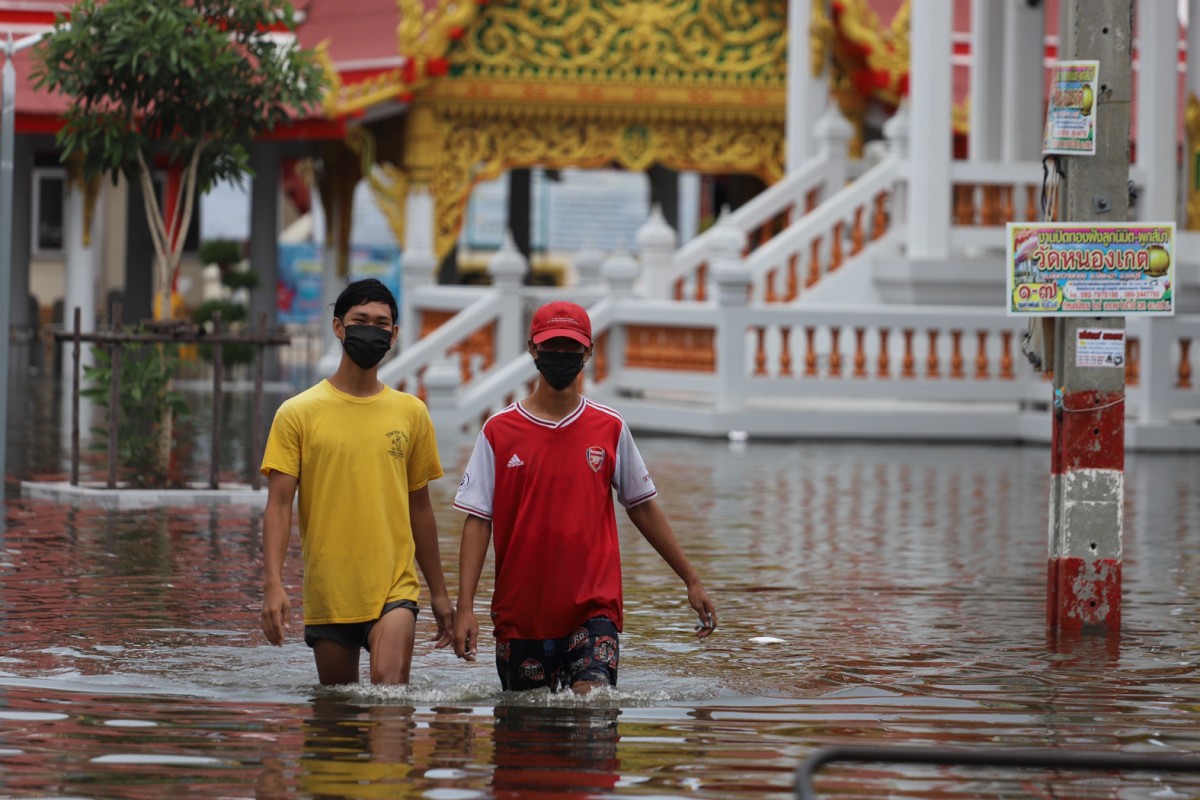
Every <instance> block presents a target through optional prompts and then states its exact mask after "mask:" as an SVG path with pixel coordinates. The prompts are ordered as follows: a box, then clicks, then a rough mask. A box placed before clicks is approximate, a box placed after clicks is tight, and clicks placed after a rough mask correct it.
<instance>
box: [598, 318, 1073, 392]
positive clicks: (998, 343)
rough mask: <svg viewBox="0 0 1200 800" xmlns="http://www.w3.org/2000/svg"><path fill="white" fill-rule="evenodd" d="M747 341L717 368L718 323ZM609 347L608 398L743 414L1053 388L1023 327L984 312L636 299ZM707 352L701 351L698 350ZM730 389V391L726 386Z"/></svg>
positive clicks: (601, 386)
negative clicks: (616, 342) (658, 399)
mask: <svg viewBox="0 0 1200 800" xmlns="http://www.w3.org/2000/svg"><path fill="white" fill-rule="evenodd" d="M726 326H730V327H732V328H733V329H734V330H735V333H736V335H738V336H739V337H740V339H741V341H742V343H743V346H742V347H741V348H739V349H735V350H734V351H732V352H734V353H735V354H736V355H735V357H734V358H735V361H736V363H732V364H721V363H719V358H718V356H717V352H716V345H715V342H716V339H717V337H718V336H719V332H720V330H721V329H722V328H723V327H726ZM609 329H610V335H611V334H616V333H618V332H620V333H621V334H622V335H623V338H624V342H623V347H622V348H621V349H620V350H614V349H613V348H612V347H611V346H610V347H607V348H606V349H605V352H604V353H603V356H602V358H603V360H604V362H605V363H606V365H607V369H606V375H605V376H604V377H603V379H599V378H598V379H597V381H596V388H597V390H598V391H600V392H601V393H602V394H604V395H605V396H609V397H611V396H615V395H618V394H625V395H634V396H648V395H654V394H661V395H663V396H664V397H668V398H669V397H675V398H676V399H681V400H690V401H691V402H715V401H716V399H717V398H718V397H719V396H721V395H722V393H723V392H724V394H725V396H726V398H728V397H734V398H735V399H736V401H737V402H736V403H735V405H736V406H738V407H744V406H745V405H746V404H747V403H753V402H756V401H775V402H777V401H788V400H796V399H798V398H812V397H818V398H856V399H862V398H879V399H895V400H905V401H927V402H942V401H944V402H954V403H972V402H973V403H1009V404H1011V405H1014V406H1015V405H1019V404H1023V403H1037V402H1045V401H1047V400H1048V399H1049V396H1050V390H1049V389H1048V387H1047V386H1046V381H1045V379H1044V377H1043V376H1042V375H1041V374H1039V373H1035V372H1034V371H1033V369H1032V368H1031V367H1030V365H1029V363H1028V361H1027V359H1026V358H1025V357H1024V356H1023V355H1022V354H1021V352H1020V343H1021V337H1022V334H1023V333H1024V330H1025V322H1024V321H1023V320H1018V319H1014V318H1010V317H1006V316H1005V315H1004V313H1003V311H1001V310H995V309H990V308H979V309H971V308H956V309H952V310H951V309H947V310H946V311H944V312H943V311H939V312H938V313H937V314H931V313H930V310H929V309H928V308H924V307H919V306H903V307H900V306H889V307H881V306H866V305H863V306H832V305H820V306H781V305H770V306H766V305H754V306H746V307H741V308H720V307H714V306H713V305H711V304H700V303H664V302H661V301H648V300H633V301H627V302H623V303H621V304H620V305H619V306H617V307H616V308H614V318H613V322H612V324H611V325H610V326H609ZM698 351H704V352H698ZM730 383H736V384H737V385H738V387H739V389H738V391H737V392H735V393H733V394H732V395H730V394H729V392H728V391H726V390H727V389H728V385H729V384H730Z"/></svg>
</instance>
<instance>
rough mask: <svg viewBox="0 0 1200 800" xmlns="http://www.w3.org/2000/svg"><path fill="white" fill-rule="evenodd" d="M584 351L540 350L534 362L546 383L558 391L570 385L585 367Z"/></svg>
mask: <svg viewBox="0 0 1200 800" xmlns="http://www.w3.org/2000/svg"><path fill="white" fill-rule="evenodd" d="M583 356H584V354H583V353H559V352H556V351H554V350H545V351H542V350H539V351H538V354H537V358H536V359H535V360H534V362H533V363H534V364H536V365H537V370H538V372H540V373H542V377H543V378H545V379H546V383H548V384H550V385H551V386H553V387H554V388H555V389H557V390H558V391H560V392H561V391H562V390H563V389H565V388H567V387H568V386H570V385H571V384H572V383H574V382H575V378H576V377H577V376H578V375H579V372H580V370H582V369H583Z"/></svg>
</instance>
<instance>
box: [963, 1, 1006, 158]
mask: <svg viewBox="0 0 1200 800" xmlns="http://www.w3.org/2000/svg"><path fill="white" fill-rule="evenodd" d="M1005 6H1006V4H1004V3H997V2H996V0H971V122H970V125H971V130H970V138H969V142H970V155H971V160H972V161H997V160H999V158H1000V141H1001V138H1002V132H1001V125H1002V122H1003V116H1002V113H1003V110H1004V109H1003V106H1002V105H1001V102H1000V101H1001V98H1002V97H1003V95H1004V73H1005V71H1006V69H1007V68H1008V62H1007V61H1006V60H1005V58H1004V35H1005V32H1006V31H1005V30H1004V16H1005V11H1006V7H1005Z"/></svg>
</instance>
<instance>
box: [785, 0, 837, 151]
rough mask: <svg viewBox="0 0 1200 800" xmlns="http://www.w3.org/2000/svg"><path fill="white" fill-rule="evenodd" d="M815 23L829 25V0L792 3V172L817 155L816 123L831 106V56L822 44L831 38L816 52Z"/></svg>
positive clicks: (789, 117)
mask: <svg viewBox="0 0 1200 800" xmlns="http://www.w3.org/2000/svg"><path fill="white" fill-rule="evenodd" d="M814 12H815V13H816V14H817V16H816V17H815V18H814ZM814 20H821V21H823V22H824V23H825V24H829V7H828V0H788V20H787V26H788V63H787V119H786V127H785V131H786V133H785V137H786V152H785V159H786V163H787V170H788V171H789V172H791V171H793V170H795V169H797V168H798V167H799V166H800V165H801V164H803V163H804V162H805V161H806V160H808V159H809V158H812V157H813V156H814V155H815V154H816V141H815V140H814V138H813V133H812V129H813V124H814V123H815V121H816V119H817V118H818V117H820V116H821V113H822V112H823V111H824V110H825V106H826V105H828V104H829V84H828V80H829V74H828V71H827V65H828V63H829V53H828V50H827V49H826V48H824V47H823V46H822V44H821V42H822V41H829V39H828V38H826V39H824V40H822V39H821V38H818V39H817V42H816V43H815V44H816V48H815V49H814V36H813V22H814ZM814 66H815V67H816V69H814Z"/></svg>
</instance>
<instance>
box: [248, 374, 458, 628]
mask: <svg viewBox="0 0 1200 800" xmlns="http://www.w3.org/2000/svg"><path fill="white" fill-rule="evenodd" d="M271 470H279V471H280V472H284V473H287V474H288V475H292V476H294V477H296V478H298V479H299V482H300V486H299V494H300V498H299V503H298V505H299V509H300V542H301V549H302V551H303V554H304V623H305V624H306V625H328V624H335V623H347V622H364V621H367V620H372V619H375V618H377V617H378V616H379V613H380V611H381V610H382V608H383V605H384V603H388V602H391V601H394V600H412V601H414V602H416V601H417V599H418V595H419V594H420V583H419V582H418V579H417V571H416V564H415V559H414V547H413V535H412V527H411V524H410V520H409V506H408V494H409V492H411V491H415V490H417V489H420V488H422V487H423V486H425V485H426V484H427V483H428V482H429V481H431V480H434V479H435V478H440V477H441V476H442V467H441V462H440V460H439V458H438V453H437V442H436V439H435V437H434V431H433V423H432V422H431V421H430V419H429V411H428V409H426V408H425V404H424V403H422V402H421V401H420V400H418V399H417V398H415V397H413V396H412V395H408V394H404V393H403V392H398V391H396V390H395V389H392V388H390V387H387V388H384V390H383V391H381V392H379V393H378V394H375V395H372V396H370V397H355V396H353V395H349V394H346V393H344V392H340V391H338V390H337V389H336V388H334V387H333V385H332V384H330V383H329V381H321V382H320V383H319V384H317V385H316V386H314V387H312V388H311V389H308V390H307V391H304V392H301V393H300V394H298V395H296V396H295V397H292V398H290V399H288V400H287V401H285V402H284V403H283V405H281V406H280V407H279V411H278V412H277V413H276V415H275V422H274V424H273V425H272V426H271V435H270V436H269V437H268V439H267V447H266V452H265V453H264V455H263V463H262V471H263V474H269V473H270V472H271Z"/></svg>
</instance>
